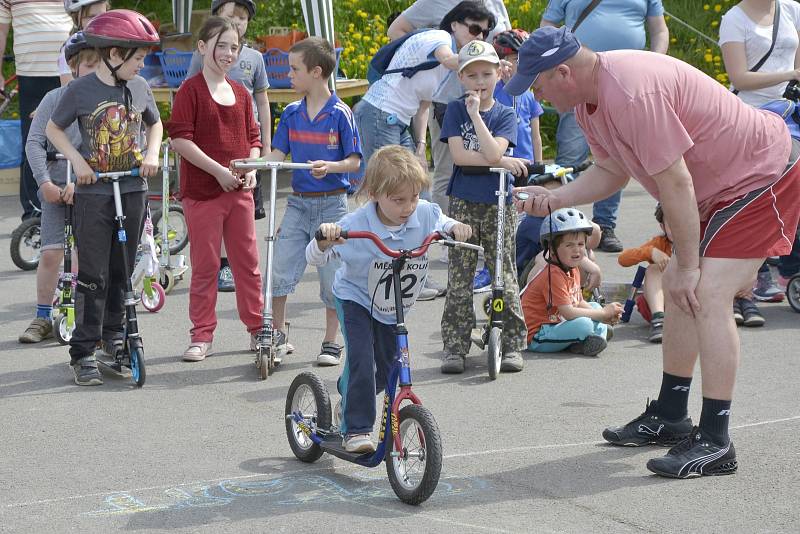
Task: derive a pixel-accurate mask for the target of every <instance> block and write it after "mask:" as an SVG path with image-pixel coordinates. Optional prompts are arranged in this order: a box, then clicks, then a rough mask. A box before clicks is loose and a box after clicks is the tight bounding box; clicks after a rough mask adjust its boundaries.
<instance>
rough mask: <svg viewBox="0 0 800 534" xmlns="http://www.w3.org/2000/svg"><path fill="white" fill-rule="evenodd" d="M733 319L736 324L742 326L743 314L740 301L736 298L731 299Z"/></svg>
mask: <svg viewBox="0 0 800 534" xmlns="http://www.w3.org/2000/svg"><path fill="white" fill-rule="evenodd" d="M733 320H734V321H736V326H742V323H744V315H742V303H741V302H739V299H738V298H735V299H733Z"/></svg>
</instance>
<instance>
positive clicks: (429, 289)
mask: <svg viewBox="0 0 800 534" xmlns="http://www.w3.org/2000/svg"><path fill="white" fill-rule="evenodd" d="M446 294H447V288H446V287H445V286H443V285H442V284H440V283H438V282H436V281H435V280H434V279H432V278H431V277H430V275H428V276H427V277H426V278H425V285H424V286H423V287H422V290H421V291H420V292H419V295H417V300H433V299H435V298H436V297H443V296H445V295H446Z"/></svg>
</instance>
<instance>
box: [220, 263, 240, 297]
mask: <svg viewBox="0 0 800 534" xmlns="http://www.w3.org/2000/svg"><path fill="white" fill-rule="evenodd" d="M217 291H220V292H222V293H232V292H234V291H236V284H235V283H234V282H233V271H231V268H230V266H228V265H226V266H225V267H223V268H222V269H220V270H219V273H218V274H217Z"/></svg>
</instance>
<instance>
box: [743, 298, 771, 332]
mask: <svg viewBox="0 0 800 534" xmlns="http://www.w3.org/2000/svg"><path fill="white" fill-rule="evenodd" d="M737 300H738V301H739V306H741V308H742V317H743V319H744V320H743V321H742V324H743V325H744V326H748V327H751V328H752V327H758V326H764V323H766V322H767V320H766V319H764V316H763V315H761V312H760V311H759V310H758V306H756V303H755V301H752V300H750V299H737Z"/></svg>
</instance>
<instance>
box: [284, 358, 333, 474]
mask: <svg viewBox="0 0 800 534" xmlns="http://www.w3.org/2000/svg"><path fill="white" fill-rule="evenodd" d="M308 394H311V396H312V397H313V401H314V412H313V413H308V414H307V413H305V412H304V411H303V406H302V405H301V404H303V401H304V400H305V395H308ZM300 395H303V397H300ZM298 410H299V411H300V412H301V413H302V414H303V419H304V420H307V421H310V422H315V424H316V427H317V428H322V429H325V430H327V429H329V428H330V426H331V398H330V395H329V394H328V388H326V387H325V383H324V382H322V380H321V379H320V378H319V377H318V376H317V375H315V374H314V373H311V372H308V371H306V372H303V373H300V374H299V375H297V376H296V377H295V378H294V380H292V385H291V386H289V392H288V393H287V394H286V409H285V411H284V418H285V420H286V437H287V438H288V439H289V446H290V447H291V448H292V452H293V453H294V455H295V456H296V457H297V459H298V460H300V461H301V462H307V463H311V462H316V461H317V460H318V459H319V458H320V457H321V456H322V454H323V452H324V451H323V450H322V447H320V446H319V445H318V444H316V443H314V442H313V441H312V440H311V438H310V437H309V436H308V435H307V434H306V433H305V432H304V430H303V429H302V428H301V427H300V426H299V425H298V424H297V422H296V421H295V420H294V418H293V417H291V416H292V414H293V413H294V412H296V411H298Z"/></svg>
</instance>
